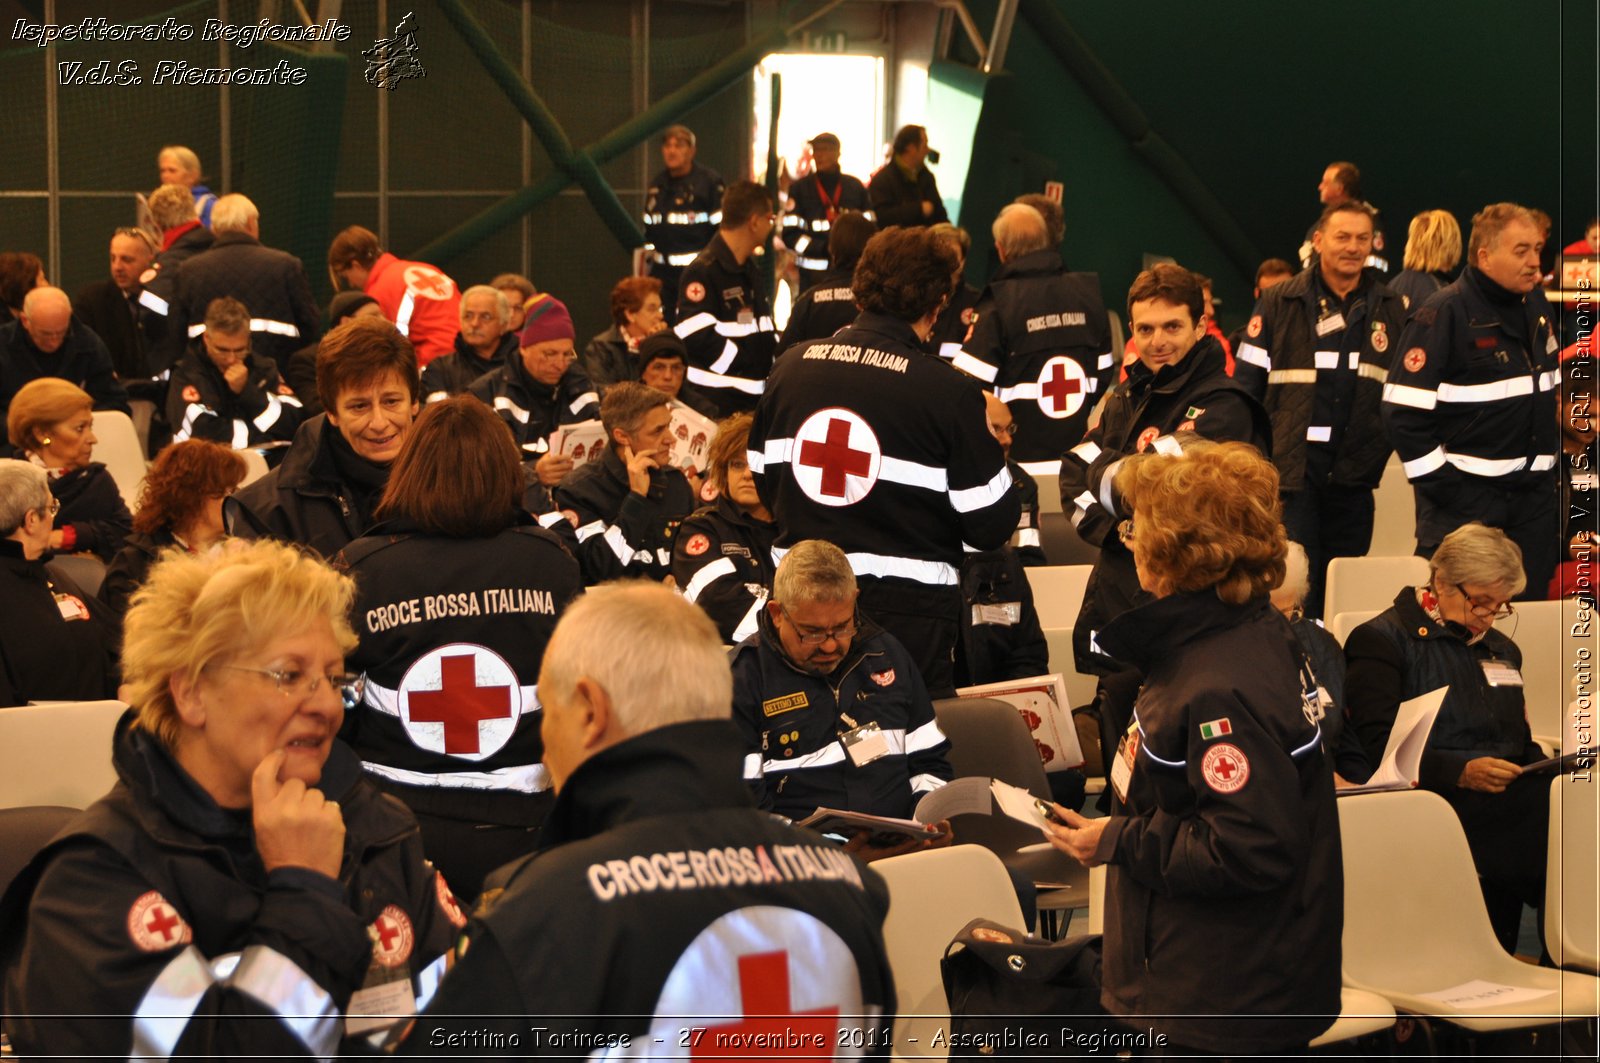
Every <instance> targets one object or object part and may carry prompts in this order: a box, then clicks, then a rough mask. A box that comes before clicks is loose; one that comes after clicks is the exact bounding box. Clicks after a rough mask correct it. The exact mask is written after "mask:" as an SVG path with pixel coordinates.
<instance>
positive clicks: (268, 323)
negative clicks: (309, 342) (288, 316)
mask: <svg viewBox="0 0 1600 1063" xmlns="http://www.w3.org/2000/svg"><path fill="white" fill-rule="evenodd" d="M250 331H251V332H270V333H272V334H273V335H274V336H290V337H292V338H294V339H299V338H300V330H299V329H298V328H296V327H295V326H294V325H293V324H291V323H290V322H288V321H274V320H273V319H272V318H270V317H253V318H251V319H250Z"/></svg>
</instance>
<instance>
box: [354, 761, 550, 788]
mask: <svg viewBox="0 0 1600 1063" xmlns="http://www.w3.org/2000/svg"><path fill="white" fill-rule="evenodd" d="M361 770H362V771H364V772H366V773H367V774H368V775H376V776H377V777H378V778H380V779H388V780H389V781H390V782H397V783H401V784H403V785H405V786H431V787H444V788H447V789H455V790H496V791H506V790H515V791H517V792H518V793H524V794H542V793H544V792H545V791H546V790H548V789H550V772H549V771H548V770H547V769H546V768H545V766H544V765H543V764H519V765H517V766H515V767H511V768H498V769H496V770H495V771H409V770H407V769H405V768H392V767H390V766H389V765H387V764H373V763H372V762H370V761H362V763H361Z"/></svg>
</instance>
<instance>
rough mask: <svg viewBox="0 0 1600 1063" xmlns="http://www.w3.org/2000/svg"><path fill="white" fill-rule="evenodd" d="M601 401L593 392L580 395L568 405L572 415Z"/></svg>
mask: <svg viewBox="0 0 1600 1063" xmlns="http://www.w3.org/2000/svg"><path fill="white" fill-rule="evenodd" d="M599 401H600V396H599V395H597V394H596V393H594V392H593V391H585V392H584V393H583V394H582V395H579V396H578V397H577V398H575V399H573V400H572V401H571V402H569V403H568V404H567V409H568V410H569V411H571V412H572V413H577V412H578V411H579V410H581V409H583V408H584V407H585V406H588V405H591V404H593V403H598V402H599Z"/></svg>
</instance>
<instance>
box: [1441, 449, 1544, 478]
mask: <svg viewBox="0 0 1600 1063" xmlns="http://www.w3.org/2000/svg"><path fill="white" fill-rule="evenodd" d="M1444 460H1445V461H1448V462H1449V463H1450V464H1451V465H1454V466H1455V467H1456V468H1458V469H1460V470H1461V471H1462V472H1469V473H1471V474H1472V475H1474V476H1505V475H1506V474H1507V473H1513V472H1521V471H1522V470H1523V469H1526V468H1527V467H1528V459H1527V458H1475V457H1473V456H1472V455H1471V454H1446V455H1445V456H1444Z"/></svg>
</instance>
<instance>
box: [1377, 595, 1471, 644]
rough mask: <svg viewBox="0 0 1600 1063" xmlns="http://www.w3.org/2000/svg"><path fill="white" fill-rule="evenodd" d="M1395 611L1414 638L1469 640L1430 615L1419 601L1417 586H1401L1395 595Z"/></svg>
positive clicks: (1407, 631)
mask: <svg viewBox="0 0 1600 1063" xmlns="http://www.w3.org/2000/svg"><path fill="white" fill-rule="evenodd" d="M1394 611H1395V615H1396V616H1398V617H1399V618H1400V623H1401V625H1402V626H1404V628H1405V630H1406V634H1407V635H1410V636H1411V637H1412V638H1417V639H1445V638H1453V639H1456V640H1457V641H1459V642H1465V641H1467V640H1466V639H1463V638H1461V637H1460V636H1459V635H1457V634H1456V633H1455V632H1453V631H1451V630H1450V628H1449V627H1448V626H1446V625H1445V624H1442V623H1440V622H1439V621H1437V620H1435V619H1434V618H1433V617H1431V616H1429V615H1428V611H1427V610H1426V609H1424V608H1422V603H1421V602H1419V601H1417V588H1416V587H1401V588H1400V593H1399V594H1397V595H1395V596H1394Z"/></svg>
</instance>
